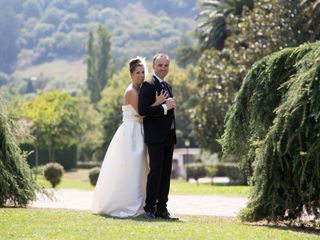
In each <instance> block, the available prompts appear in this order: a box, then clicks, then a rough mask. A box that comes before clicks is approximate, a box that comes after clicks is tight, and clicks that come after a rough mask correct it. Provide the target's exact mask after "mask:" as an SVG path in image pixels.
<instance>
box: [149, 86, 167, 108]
mask: <svg viewBox="0 0 320 240" xmlns="http://www.w3.org/2000/svg"><path fill="white" fill-rule="evenodd" d="M166 99H167V93H166V92H165V91H163V90H161V92H160V93H159V95H158V92H156V101H155V102H154V103H153V104H152V106H158V105H160V104H162V103H164V102H165V101H166Z"/></svg>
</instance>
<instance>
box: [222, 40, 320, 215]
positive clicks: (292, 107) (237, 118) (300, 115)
mask: <svg viewBox="0 0 320 240" xmlns="http://www.w3.org/2000/svg"><path fill="white" fill-rule="evenodd" d="M319 66H320V42H316V43H313V44H303V45H301V46H299V47H297V48H287V49H284V50H282V51H280V52H276V53H274V54H272V55H270V56H267V57H265V58H263V59H262V60H260V61H258V62H257V63H255V64H254V65H253V67H252V68H251V70H250V71H249V72H248V74H247V75H246V77H245V79H244V81H243V84H242V86H241V89H240V91H239V92H238V93H237V95H236V98H235V101H234V103H233V104H232V106H231V109H230V110H229V111H228V114H227V118H226V123H225V132H224V135H223V137H222V140H221V142H222V145H223V150H224V153H234V154H236V156H237V158H238V159H239V161H240V165H241V168H242V170H243V171H247V170H248V169H253V175H252V178H251V180H252V183H254V188H253V191H252V193H251V196H250V201H249V204H248V206H247V208H246V209H245V210H244V211H243V212H242V219H244V220H249V221H257V220H261V219H267V220H284V219H297V218H300V217H301V216H302V215H303V214H304V211H306V212H307V214H311V215H314V216H315V217H316V218H318V219H319V217H320V213H319V211H318V210H319V208H320V197H319V192H320V153H319V147H320V138H319V133H320V102H319V94H320V81H319V79H320V67H319ZM247 174H250V172H247Z"/></svg>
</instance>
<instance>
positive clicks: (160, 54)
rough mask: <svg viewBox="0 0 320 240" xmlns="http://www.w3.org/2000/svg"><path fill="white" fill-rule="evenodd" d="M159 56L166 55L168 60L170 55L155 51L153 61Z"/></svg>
mask: <svg viewBox="0 0 320 240" xmlns="http://www.w3.org/2000/svg"><path fill="white" fill-rule="evenodd" d="M160 57H166V58H168V60H170V57H169V55H168V54H165V53H157V54H156V55H154V56H153V63H154V62H155V61H156V60H157V58H160Z"/></svg>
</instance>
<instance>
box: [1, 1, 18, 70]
mask: <svg viewBox="0 0 320 240" xmlns="http://www.w3.org/2000/svg"><path fill="white" fill-rule="evenodd" d="M18 32H19V22H18V19H17V16H16V13H15V12H14V10H13V8H12V7H10V6H6V5H4V6H2V5H1V8H0V36H1V38H0V71H1V72H5V73H11V72H13V71H14V68H15V65H16V61H17V55H18V47H17V39H18Z"/></svg>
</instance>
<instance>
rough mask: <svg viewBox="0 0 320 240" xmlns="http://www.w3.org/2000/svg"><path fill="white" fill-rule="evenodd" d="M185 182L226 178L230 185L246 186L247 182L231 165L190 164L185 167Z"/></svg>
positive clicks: (234, 166)
mask: <svg viewBox="0 0 320 240" xmlns="http://www.w3.org/2000/svg"><path fill="white" fill-rule="evenodd" d="M186 172H187V180H189V179H190V178H193V179H195V180H196V181H197V180H198V179H199V178H202V177H210V178H213V177H228V178H229V179H230V182H231V183H237V184H242V185H246V184H247V181H246V179H245V177H244V175H243V174H242V173H241V171H240V169H239V167H238V166H237V165H236V164H232V163H219V164H203V163H191V164H187V166H186Z"/></svg>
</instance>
